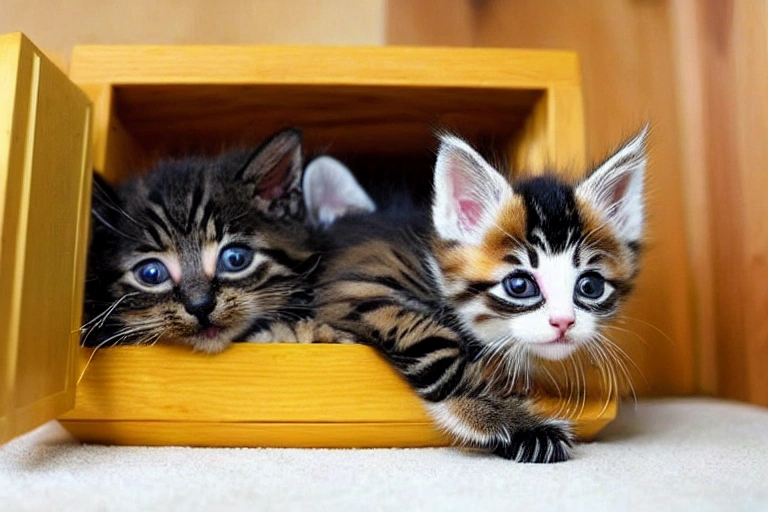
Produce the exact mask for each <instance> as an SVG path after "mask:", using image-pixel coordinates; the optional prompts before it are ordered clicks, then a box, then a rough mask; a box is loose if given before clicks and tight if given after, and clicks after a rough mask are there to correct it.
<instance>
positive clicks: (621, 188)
mask: <svg viewBox="0 0 768 512" xmlns="http://www.w3.org/2000/svg"><path fill="white" fill-rule="evenodd" d="M630 178H631V176H630V175H629V173H627V174H625V175H624V176H622V177H620V178H619V179H618V180H617V181H616V183H614V185H613V193H612V194H611V195H612V197H611V202H612V203H617V202H619V201H620V200H621V199H622V198H623V197H624V195H625V194H626V193H627V188H629V180H630Z"/></svg>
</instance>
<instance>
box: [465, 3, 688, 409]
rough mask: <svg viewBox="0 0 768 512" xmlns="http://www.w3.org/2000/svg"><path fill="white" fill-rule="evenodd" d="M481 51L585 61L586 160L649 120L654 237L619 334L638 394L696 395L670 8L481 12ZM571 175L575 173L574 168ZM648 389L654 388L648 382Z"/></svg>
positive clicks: (516, 7)
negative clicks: (548, 51) (553, 54)
mask: <svg viewBox="0 0 768 512" xmlns="http://www.w3.org/2000/svg"><path fill="white" fill-rule="evenodd" d="M474 16H475V34H474V38H473V40H474V44H475V45H477V46H494V47H499V46H505V47H506V46H512V47H539V48H564V49H569V50H574V51H576V52H577V53H578V55H579V56H580V58H581V63H582V72H583V82H584V89H583V90H584V108H585V119H586V136H587V143H588V145H587V148H588V149H587V157H588V160H589V161H593V162H594V161H597V160H599V159H600V158H602V157H604V156H605V155H606V154H607V153H608V152H609V151H610V149H611V148H613V147H615V146H616V145H617V143H618V142H620V140H621V139H622V138H623V137H627V136H629V135H630V134H631V132H632V131H633V130H635V129H638V128H639V127H640V126H641V124H642V123H643V122H644V121H646V120H650V121H651V122H652V132H651V137H650V143H649V145H650V169H649V172H650V176H649V179H648V190H649V222H650V226H649V228H650V229H649V233H648V245H647V252H646V255H645V258H644V271H643V272H642V274H641V277H640V280H639V283H638V287H637V291H636V294H635V296H634V299H633V300H632V301H631V303H630V304H629V305H628V307H627V308H626V310H625V315H623V317H622V319H621V320H620V322H619V323H618V324H617V327H618V328H619V329H626V330H628V331H630V332H624V331H620V330H613V331H611V334H612V335H613V337H614V338H616V339H618V341H620V343H621V344H622V346H624V347H625V349H626V350H627V352H628V353H629V354H630V356H631V357H632V358H633V359H634V360H635V361H636V362H637V364H638V366H639V367H640V371H641V373H642V374H643V375H644V378H643V377H639V378H638V379H637V383H638V386H639V391H641V392H643V393H651V394H656V395H663V394H680V393H690V392H693V391H694V390H695V378H694V347H693V338H694V337H693V327H692V324H693V322H692V319H693V316H692V309H691V300H692V283H691V281H692V280H691V275H690V274H689V272H688V263H687V252H686V245H685V237H684V236H683V234H684V233H685V219H684V209H683V206H682V202H681V197H682V187H683V184H682V179H681V173H680V172H679V167H680V164H681V161H680V156H679V142H678V141H679V140H680V136H679V135H680V132H679V129H678V118H677V109H676V105H675V99H676V98H675V80H674V71H675V68H674V65H673V64H674V63H673V60H672V59H673V54H672V42H671V34H670V27H669V13H668V12H667V5H666V3H664V2H630V1H617V2H602V1H599V0H577V1H574V2H571V3H569V5H568V8H564V7H563V4H562V2H559V1H556V0H519V1H516V2H505V1H493V0H490V1H486V2H479V3H475V10H474ZM566 169H568V168H567V167H566ZM646 381H647V385H646V384H645V382H646Z"/></svg>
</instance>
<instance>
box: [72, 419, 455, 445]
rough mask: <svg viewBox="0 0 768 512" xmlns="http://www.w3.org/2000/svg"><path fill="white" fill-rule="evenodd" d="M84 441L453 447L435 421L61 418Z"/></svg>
mask: <svg viewBox="0 0 768 512" xmlns="http://www.w3.org/2000/svg"><path fill="white" fill-rule="evenodd" d="M61 424H62V426H63V427H64V428H66V429H67V430H68V431H69V432H70V433H71V434H72V435H73V436H75V437H76V438H77V439H79V440H80V441H83V442H87V443H98V444H116V445H136V446H205V447H233V446H236V447H244V448H391V447H393V446H397V447H403V448H422V447H428V446H448V445H450V440H449V439H447V438H446V437H444V436H442V435H440V434H439V433H438V432H437V431H435V428H434V427H433V426H432V424H431V423H391V422H387V423H352V422H350V423H224V422H221V423H207V422H184V421H76V420H61Z"/></svg>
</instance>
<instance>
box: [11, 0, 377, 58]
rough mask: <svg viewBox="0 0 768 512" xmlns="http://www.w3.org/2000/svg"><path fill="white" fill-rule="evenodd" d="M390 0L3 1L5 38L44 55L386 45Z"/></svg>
mask: <svg viewBox="0 0 768 512" xmlns="http://www.w3.org/2000/svg"><path fill="white" fill-rule="evenodd" d="M387 3H388V2H387V0H365V1H360V0H322V1H307V0H259V1H257V2H244V1H242V0H218V1H217V2H216V5H215V7H213V6H211V3H210V2H209V1H208V0H163V1H162V2H157V1H154V0H134V1H132V2H102V1H100V0H69V1H68V2H67V3H66V4H64V3H57V2H28V1H26V0H3V2H2V4H0V33H3V32H10V31H15V30H20V31H22V32H24V33H25V34H27V35H28V36H29V37H30V38H31V39H32V40H33V41H36V42H37V43H38V45H39V46H40V47H41V48H43V49H44V50H52V51H53V52H55V54H58V55H61V56H67V57H68V56H69V55H70V52H71V51H72V46H73V45H75V44H147V43H150V44H316V45H328V44H337V45H361V44H369V45H377V44H383V42H384V36H385V34H384V30H385V23H384V21H385V16H386V8H387V5H386V4H387Z"/></svg>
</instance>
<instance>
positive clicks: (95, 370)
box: [63, 344, 430, 423]
mask: <svg viewBox="0 0 768 512" xmlns="http://www.w3.org/2000/svg"><path fill="white" fill-rule="evenodd" d="M89 354H90V351H89V350H87V349H82V350H81V364H83V365H84V363H85V361H87V360H88V357H89ZM159 390H162V392H159ZM63 417H64V418H66V419H102V420H154V421H161V420H166V421H168V420H178V421H209V422H210V421H215V422H245V421H248V422H259V421H261V422H292V421H293V422H295V421H309V422H327V421H335V422H344V421H349V422H382V421H400V422H421V423H424V422H429V421H430V420H429V418H428V416H427V415H426V413H425V412H424V410H423V408H422V406H421V403H420V402H419V400H418V399H417V398H416V396H415V395H414V394H413V393H412V392H411V391H410V389H409V388H408V386H407V384H406V383H405V382H404V381H403V380H401V379H400V377H399V376H398V375H397V374H396V373H395V372H394V370H392V369H391V368H390V367H389V365H387V364H386V363H385V362H384V361H383V360H382V359H381V358H380V357H379V356H378V355H377V354H376V352H375V351H373V350H372V349H371V348H369V347H364V346H361V345H351V346H338V345H323V344H316V345H291V344H273V345H258V344H236V345H234V346H233V347H231V348H230V349H229V350H226V351H225V352H223V353H222V354H219V355H216V356H207V355H202V354H197V353H193V352H191V351H189V350H188V349H185V348H179V347H172V346H160V345H157V346H154V347H131V346H126V347H113V348H110V349H106V350H100V351H98V352H96V354H95V356H94V358H93V360H92V361H91V363H90V364H89V365H87V368H86V371H85V373H84V375H83V377H82V379H81V382H80V384H79V386H78V388H77V405H76V407H75V409H73V410H72V411H70V412H69V413H67V414H65V415H64V416H63Z"/></svg>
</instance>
